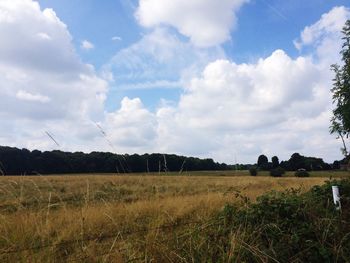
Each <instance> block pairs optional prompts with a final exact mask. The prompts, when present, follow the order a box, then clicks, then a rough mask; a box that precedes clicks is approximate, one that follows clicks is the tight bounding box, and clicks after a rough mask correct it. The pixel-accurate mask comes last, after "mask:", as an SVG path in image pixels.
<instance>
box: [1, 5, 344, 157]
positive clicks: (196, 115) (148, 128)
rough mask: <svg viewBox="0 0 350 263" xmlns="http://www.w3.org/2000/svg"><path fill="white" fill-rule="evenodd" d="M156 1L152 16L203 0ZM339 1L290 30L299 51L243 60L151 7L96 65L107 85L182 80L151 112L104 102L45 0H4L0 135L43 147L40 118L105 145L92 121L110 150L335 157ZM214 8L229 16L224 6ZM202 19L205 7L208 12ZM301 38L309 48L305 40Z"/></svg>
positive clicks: (67, 134) (89, 144)
mask: <svg viewBox="0 0 350 263" xmlns="http://www.w3.org/2000/svg"><path fill="white" fill-rule="evenodd" d="M211 2H213V1H211ZM142 3H148V4H149V5H151V4H153V1H151V0H150V1H148V2H147V1H141V2H140V7H139V11H138V12H141V11H140V10H141V9H142V6H141V4H142ZM158 3H160V4H159V8H160V11H159V10H158V11H157V10H155V11H154V12H156V13H155V14H157V16H158V13H157V12H160V13H162V12H163V11H164V12H165V11H166V12H165V13H166V14H167V12H170V11H169V10H170V9H168V5H170V4H173V5H174V12H175V11H176V12H175V13H176V14H178V5H180V6H181V7H184V13H186V12H187V11H189V12H190V11H191V10H192V9H193V8H194V6H195V7H202V8H203V17H206V16H207V9H208V6H209V4H208V3H209V2H208V1H201V2H200V1H187V2H185V1H176V2H174V1H172V2H170V1H168V0H164V4H163V2H159V1H158ZM186 3H188V6H187V5H185V4H186ZM202 3H203V4H202ZM232 3H233V2H232V1H228V0H227V1H222V4H221V2H220V3H214V2H213V4H215V6H216V5H217V6H219V7H215V8H222V6H226V7H229V8H227V9H228V11H229V12H228V13H229V14H231V15H232V19H234V13H235V12H236V11H237V10H238V6H240V5H241V4H242V3H243V1H240V2H239V1H236V2H234V3H236V5H235V6H234V7H232V6H231V4H232ZM238 3H240V4H238ZM143 8H146V9H143V10H146V11H147V10H148V9H147V8H148V7H147V6H146V7H143ZM213 8H214V7H213ZM209 9H210V8H209ZM337 10H338V11H337ZM339 10H343V11H339ZM185 11H186V12H185ZM226 11H227V10H226ZM344 11H345V16H344V15H342V17H348V15H349V10H347V9H345V8H342V7H339V8H335V9H333V10H331V11H330V12H329V13H328V14H325V15H323V16H322V18H321V19H320V21H318V22H316V23H315V24H314V25H312V26H310V27H308V28H310V30H311V33H310V34H309V36H307V33H305V36H304V37H303V36H301V39H300V40H299V41H298V43H300V47H301V48H302V51H303V52H304V53H305V54H302V55H300V57H298V58H291V57H290V56H288V55H287V54H286V53H285V52H284V51H282V50H276V51H275V52H273V53H272V54H271V55H270V56H268V57H265V58H261V59H259V60H258V61H257V62H255V63H247V64H245V63H242V64H237V63H234V62H232V61H229V60H227V59H226V58H225V54H224V53H223V51H222V49H220V48H219V47H214V48H212V49H201V48H198V47H197V46H196V45H198V43H199V42H201V41H203V39H205V37H204V38H201V35H199V36H198V35H196V33H195V32H194V31H193V32H192V31H186V32H187V33H186V32H182V33H183V34H185V35H186V34H188V36H189V37H190V38H191V39H192V41H193V43H195V44H193V43H186V42H183V41H182V40H181V39H180V38H179V37H177V35H174V34H171V33H170V31H169V30H168V29H166V28H159V27H158V25H159V24H170V25H172V26H174V27H176V28H177V29H178V30H179V31H180V32H181V31H182V30H183V31H185V29H183V28H182V26H183V25H182V24H181V23H180V22H179V23H178V21H177V20H176V21H175V20H174V21H175V22H174V21H173V20H171V21H170V20H169V21H165V20H164V19H163V18H162V17H161V14H160V15H159V17H160V18H159V17H157V16H156V15H155V18H156V20H154V21H156V22H152V21H153V20H152V19H151V18H147V17H145V19H146V18H147V19H151V20H149V21H151V22H152V23H151V22H147V23H148V24H147V23H146V22H142V23H146V24H147V26H148V25H149V26H151V25H152V26H153V24H154V26H156V28H155V29H154V30H153V31H151V32H150V33H148V34H146V35H145V36H144V37H143V38H142V39H141V40H140V41H139V42H138V43H135V44H134V45H132V46H130V47H129V48H126V49H124V50H121V51H120V52H118V54H116V56H115V57H114V58H113V59H112V60H111V61H110V63H109V64H108V65H107V66H106V69H105V72H104V73H105V76H108V79H109V80H112V79H113V77H114V79H115V84H116V87H117V88H118V87H120V86H122V85H124V88H125V87H127V86H128V85H129V87H131V88H138V89H146V88H147V89H149V88H152V86H153V87H160V86H163V85H168V86H171V85H179V84H181V85H182V86H183V90H182V94H181V97H180V100H179V101H178V102H177V103H168V102H163V103H161V104H160V106H159V108H158V109H157V110H156V111H155V112H152V111H150V110H149V109H147V108H146V107H145V106H144V105H143V103H142V101H141V99H139V98H128V97H125V98H123V100H122V101H121V105H120V108H119V109H118V110H116V111H114V112H109V113H107V112H105V99H106V96H107V95H106V94H107V88H108V83H107V82H106V81H105V80H103V79H101V78H100V77H99V76H98V75H97V74H96V73H95V71H94V69H93V67H92V66H91V65H87V64H84V63H82V62H81V60H80V58H79V57H78V56H77V54H76V52H75V50H74V47H73V45H72V37H71V35H70V34H69V32H68V30H67V27H66V26H65V25H64V23H63V22H62V21H60V19H59V18H58V17H57V16H56V14H55V13H54V11H53V10H51V9H45V10H41V9H40V6H39V4H38V3H37V2H33V1H31V0H3V1H1V2H0V39H1V41H0V96H1V98H2V100H1V104H0V122H1V127H0V144H2V145H14V146H19V147H28V148H30V149H33V148H39V149H52V148H54V147H55V145H53V143H52V142H51V141H50V140H49V139H48V138H47V136H46V135H45V133H44V131H46V130H48V131H50V132H52V133H54V134H55V139H57V141H58V142H59V143H60V145H62V148H61V149H64V150H74V151H76V150H86V151H87V150H89V151H91V150H112V149H111V148H110V146H109V145H108V142H106V140H105V138H104V137H103V136H101V134H100V131H99V130H98V129H97V127H96V125H95V124H94V122H98V123H99V124H100V125H101V127H103V128H104V129H105V131H106V134H107V137H108V140H110V141H111V142H112V143H113V145H114V149H113V150H116V151H118V152H128V153H132V152H140V153H142V152H169V153H179V154H187V155H196V156H201V157H213V158H214V159H215V160H218V161H226V162H229V163H232V162H234V160H235V156H237V161H239V162H254V161H255V160H256V158H257V156H258V155H259V154H261V153H265V154H267V155H269V156H270V157H271V156H272V155H275V154H277V155H278V156H279V157H280V159H286V158H288V157H289V156H290V154H292V153H293V152H296V151H297V152H300V153H301V154H305V155H316V156H321V157H324V158H326V159H327V160H328V161H330V160H332V159H336V158H340V152H339V150H338V149H339V147H340V145H339V144H338V142H337V141H336V139H332V138H333V137H332V136H330V135H329V134H328V126H329V118H330V112H331V98H330V95H331V94H330V92H329V89H330V87H331V79H332V73H331V72H330V70H329V64H327V63H326V62H328V61H331V60H332V59H334V58H333V57H332V56H333V53H334V54H336V53H337V52H338V51H339V46H340V44H341V40H340V34H339V32H338V29H339V26H340V22H339V25H338V22H334V21H335V20H336V21H338V20H337V17H339V16H340V14H343V13H342V12H344ZM225 14H226V15H225ZM139 15H140V18H139V19H141V13H139ZM178 15H179V16H180V15H183V16H182V17H181V18H182V19H183V20H184V21H185V20H186V19H189V18H188V17H189V15H188V12H187V14H178ZM194 15H197V16H199V18H198V21H200V20H201V19H204V18H202V17H201V13H198V14H197V13H195V14H194ZM225 16H226V18H227V17H229V15H227V13H226V12H224V14H223V17H225ZM194 17H195V18H197V17H196V16H194ZM209 18H210V17H209ZM331 18H332V19H333V20H332V19H331ZM174 19H175V18H174ZM230 19H231V18H230ZM334 19H335V20H334ZM163 20H164V21H163ZM194 20H197V19H194ZM212 20H215V19H214V17H211V19H209V20H208V21H212ZM224 20H225V21H226V19H224ZM145 21H148V20H145ZM159 21H160V22H159ZM220 21H221V20H220ZM325 21H333V22H327V23H326V22H325ZM193 23H195V22H193ZM208 23H209V22H208ZM220 23H221V22H220ZM146 24H145V25H146ZM222 25H223V30H224V32H229V29H230V28H229V27H227V26H226V24H225V23H223V22H222ZM315 25H318V26H315ZM335 25H337V26H335ZM191 26H193V25H192V24H191ZM215 26H218V24H215V23H214V26H213V28H214V27H215ZM198 28H200V27H198ZM198 28H197V31H200V30H198ZM315 28H316V29H315ZM186 30H187V29H186ZM227 30H228V31H227ZM304 31H305V30H304ZM319 31H322V32H326V33H324V34H323V33H319ZM13 32H16V34H13ZM199 33H200V32H199ZM220 34H221V33H220ZM220 34H219V35H220ZM302 35H303V34H302ZM221 36H226V33H223V34H221ZM208 39H210V41H213V42H211V43H214V42H215V43H216V44H217V43H221V41H224V40H223V39H225V38H224V37H217V36H214V35H211V34H208ZM198 41H199V42H198ZM210 41H209V40H208V43H209V42H210ZM197 42H198V43H197ZM310 46H311V47H314V48H315V50H316V51H313V50H311V51H309V50H307V51H304V49H307V47H310ZM326 46H328V47H332V48H333V49H332V52H328V53H327V52H324V50H325V47H326ZM194 61H195V62H194ZM111 73H114V74H111ZM116 73H118V74H116ZM112 75H114V76H113V77H112Z"/></svg>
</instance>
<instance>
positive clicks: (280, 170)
mask: <svg viewBox="0 0 350 263" xmlns="http://www.w3.org/2000/svg"><path fill="white" fill-rule="evenodd" d="M285 172H286V171H285V170H284V169H283V168H282V167H277V168H275V169H271V171H270V175H271V176H273V177H281V176H282V175H283V174H285Z"/></svg>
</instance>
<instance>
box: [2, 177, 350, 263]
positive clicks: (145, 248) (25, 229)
mask: <svg viewBox="0 0 350 263" xmlns="http://www.w3.org/2000/svg"><path fill="white" fill-rule="evenodd" d="M239 173H241V174H239ZM245 173H246V172H234V171H229V172H194V173H190V174H186V173H184V174H183V175H181V176H165V175H162V176H156V175H116V176H111V175H94V176H92V175H75V176H35V177H30V176H18V177H15V176H13V177H1V178H0V211H1V216H0V260H1V262H62V261H75V262H130V261H136V262H144V261H146V262H159V261H167V262H187V261H188V260H185V259H184V258H182V257H181V256H180V255H179V254H178V253H177V251H176V250H172V249H170V248H171V247H174V244H175V243H176V244H177V247H179V246H178V245H179V243H180V244H181V242H183V243H186V244H187V243H188V242H190V241H191V238H192V236H193V233H194V232H195V231H199V229H204V228H207V227H211V226H212V224H211V223H210V222H212V221H211V220H212V217H213V215H215V214H216V213H217V212H218V211H220V210H221V209H222V208H223V206H224V205H225V203H227V202H230V203H234V202H242V195H243V196H246V197H248V198H250V199H252V200H254V199H255V198H256V197H257V196H260V195H261V194H263V193H265V192H267V191H271V190H284V189H288V188H298V189H300V190H301V191H306V190H308V189H309V188H310V187H312V186H314V185H319V184H322V183H323V182H324V181H325V180H326V179H327V178H326V177H329V174H328V176H327V174H326V173H319V174H317V175H318V177H311V178H294V177H285V178H273V177H265V176H258V177H250V176H245V175H244V174H245ZM168 175H170V174H168ZM234 175H235V176H234ZM287 176H288V175H287ZM332 176H333V177H338V176H340V177H344V176H348V173H345V172H343V173H342V172H338V173H334V174H332ZM189 244H190V243H189ZM189 246H190V248H191V249H193V250H195V249H196V247H195V246H196V245H195V244H193V247H191V246H192V245H189ZM180 247H181V246H180Z"/></svg>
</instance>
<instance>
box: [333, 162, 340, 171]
mask: <svg viewBox="0 0 350 263" xmlns="http://www.w3.org/2000/svg"><path fill="white" fill-rule="evenodd" d="M332 168H333V169H334V170H339V169H340V162H339V161H334V162H333V164H332Z"/></svg>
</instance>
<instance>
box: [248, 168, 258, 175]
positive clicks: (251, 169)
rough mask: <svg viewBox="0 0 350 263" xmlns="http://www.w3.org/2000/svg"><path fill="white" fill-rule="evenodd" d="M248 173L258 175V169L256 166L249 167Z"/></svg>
mask: <svg viewBox="0 0 350 263" xmlns="http://www.w3.org/2000/svg"><path fill="white" fill-rule="evenodd" d="M249 174H250V175H251V176H257V175H258V169H257V168H256V167H251V168H250V169H249Z"/></svg>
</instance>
